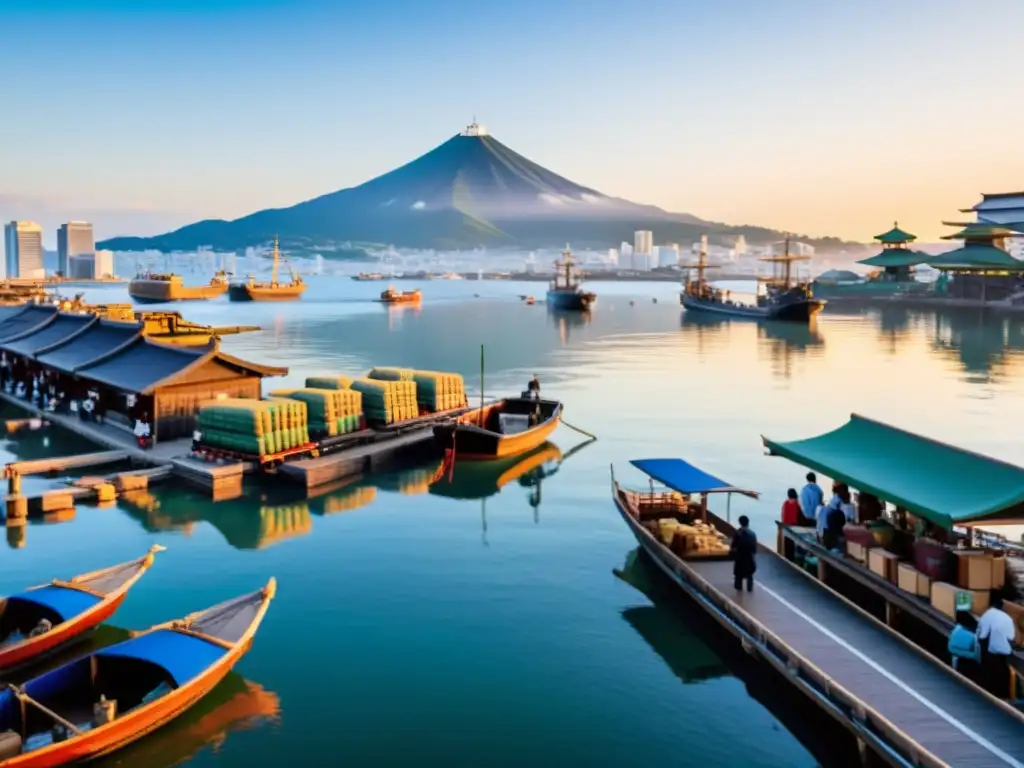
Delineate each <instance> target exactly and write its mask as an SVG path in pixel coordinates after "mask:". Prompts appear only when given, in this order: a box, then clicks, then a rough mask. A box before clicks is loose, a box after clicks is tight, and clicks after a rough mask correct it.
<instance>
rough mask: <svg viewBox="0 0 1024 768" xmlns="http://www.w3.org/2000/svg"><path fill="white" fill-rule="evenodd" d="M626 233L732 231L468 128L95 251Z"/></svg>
mask: <svg viewBox="0 0 1024 768" xmlns="http://www.w3.org/2000/svg"><path fill="white" fill-rule="evenodd" d="M635 229H654V230H656V233H655V234H656V236H657V237H658V239H659V240H662V239H669V240H672V239H678V240H682V241H683V242H686V241H689V240H692V239H693V238H695V237H696V236H698V235H699V234H700V233H701V232H708V231H709V230H710V231H722V232H725V231H731V230H732V228H727V227H724V225H712V224H710V223H709V222H704V221H702V220H700V219H698V218H696V217H694V216H690V215H688V214H675V213H669V212H666V211H664V210H662V209H660V208H657V207H655V206H647V205H638V204H636V203H632V202H629V201H627V200H622V199H619V198H614V197H609V196H607V195H604V194H602V193H601V192H598V191H597V190H595V189H591V188H589V187H584V186H582V185H580V184H577V183H575V182H573V181H571V180H569V179H566V178H565V177H563V176H559V175H558V174H556V173H553V172H552V171H549V170H548V169H546V168H544V167H543V166H540V165H538V164H537V163H535V162H533V161H532V160H529V159H527V158H526V157H523V156H522V155H520V154H519V153H517V152H515V151H513V150H512V149H510V148H509V147H507V146H505V145H504V144H502V143H501V142H500V141H498V140H497V139H495V138H494V137H492V136H488V135H486V134H484V133H482V132H480V131H479V129H476V126H470V129H468V130H467V132H466V133H462V134H459V135H457V136H453V137H452V138H451V139H449V140H448V141H446V142H444V143H443V144H441V145H439V146H438V147H435V148H434V149H433V150H431V151H430V152H427V153H426V154H425V155H422V156H420V157H418V158H416V159H415V160H413V161H412V162H409V163H407V164H405V165H403V166H401V167H400V168H396V169H395V170H393V171H390V172H388V173H385V174H383V175H382V176H378V177H376V178H374V179H371V180H370V181H367V182H365V183H363V184H360V185H359V186H356V187H350V188H348V189H342V190H339V191H337V192H331V193H329V194H326V195H322V196H320V197H317V198H314V199H312V200H307V201H306V202H303V203H299V204H298V205H294V206H291V207H289V208H277V209H268V210H263V211H258V212H256V213H253V214H250V215H248V216H244V217H242V218H240V219H236V220H234V221H223V220H212V219H211V220H206V221H200V222H197V223H195V224H190V225H188V226H186V227H182V228H181V229H178V230H175V231H173V232H169V233H166V234H163V235H158V236H155V237H149V238H137V237H115V238H112V239H109V240H106V241H103V242H101V243H98V247H102V248H110V249H113V250H143V249H147V248H155V249H158V250H162V251H172V250H193V249H195V248H198V247H199V246H203V245H210V246H213V247H214V248H222V249H236V248H243V247H245V246H249V245H258V244H261V243H265V242H267V241H268V240H269V239H271V238H272V237H274V236H275V235H279V236H280V238H281V240H282V242H283V243H285V244H287V245H290V246H292V247H295V246H301V245H302V244H310V245H325V244H328V243H332V242H333V243H343V242H364V243H386V244H392V245H396V246H399V247H403V246H404V247H421V248H422V247H434V248H465V247H474V246H478V245H510V246H511V245H520V246H524V247H529V246H542V245H555V244H559V243H562V242H565V241H567V240H571V241H572V242H573V243H574V244H576V245H578V246H604V247H609V246H614V245H618V244H619V242H621V241H623V240H627V241H631V240H632V237H633V231H634V230H635ZM736 231H739V230H736ZM762 231H763V232H765V233H768V232H769V231H768V230H762ZM771 234H774V233H771ZM769 236H771V235H769Z"/></svg>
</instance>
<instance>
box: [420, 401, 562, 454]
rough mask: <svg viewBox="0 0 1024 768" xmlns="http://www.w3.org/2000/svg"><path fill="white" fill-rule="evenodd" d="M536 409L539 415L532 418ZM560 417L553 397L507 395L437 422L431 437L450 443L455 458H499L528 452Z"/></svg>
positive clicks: (443, 442)
mask: <svg viewBox="0 0 1024 768" xmlns="http://www.w3.org/2000/svg"><path fill="white" fill-rule="evenodd" d="M538 409H539V411H540V416H539V418H536V417H535V416H534V414H535V412H536V411H537V410H538ZM503 417H505V418H503ZM508 417H513V418H508ZM516 417H518V418H516ZM561 417H562V404H561V403H560V402H558V401H557V400H533V399H530V398H525V397H509V398H506V399H504V400H498V401H497V402H494V403H490V404H488V405H485V406H484V407H483V408H475V409H473V410H471V411H467V412H466V413H464V414H462V415H461V416H458V417H456V418H455V419H453V420H452V421H449V422H445V423H444V424H438V425H437V426H435V427H434V437H435V439H437V440H438V441H439V442H440V443H441V444H442V445H443V446H444V447H445V448H451V447H453V445H454V448H455V453H456V460H458V459H470V460H483V461H487V460H492V459H503V458H506V457H508V456H517V455H519V454H521V453H525V452H526V451H532V450H533V449H534V448H537V447H538V446H539V445H541V444H542V443H544V442H545V441H546V440H547V439H548V437H550V436H551V433H552V432H554V431H555V428H556V427H557V426H558V422H559V420H560V419H561ZM503 425H504V429H505V431H502V429H503Z"/></svg>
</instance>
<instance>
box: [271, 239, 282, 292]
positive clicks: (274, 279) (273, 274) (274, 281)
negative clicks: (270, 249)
mask: <svg viewBox="0 0 1024 768" xmlns="http://www.w3.org/2000/svg"><path fill="white" fill-rule="evenodd" d="M279 258H280V257H279V255H278V251H277V235H274V269H273V270H272V271H271V273H270V282H271V283H272V284H273V285H277V262H278V259H279Z"/></svg>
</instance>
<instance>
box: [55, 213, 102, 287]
mask: <svg viewBox="0 0 1024 768" xmlns="http://www.w3.org/2000/svg"><path fill="white" fill-rule="evenodd" d="M95 250H96V241H95V240H93V236H92V224H90V223H89V222H87V221H69V222H68V223H67V224H61V225H60V227H58V228H57V269H58V270H59V271H60V273H61V274H62V275H64V276H65V277H70V276H71V258H72V257H74V256H92V254H93V253H94V252H95Z"/></svg>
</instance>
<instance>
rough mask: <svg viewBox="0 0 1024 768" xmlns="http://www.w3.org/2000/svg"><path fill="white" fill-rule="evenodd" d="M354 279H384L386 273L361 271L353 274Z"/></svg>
mask: <svg viewBox="0 0 1024 768" xmlns="http://www.w3.org/2000/svg"><path fill="white" fill-rule="evenodd" d="M352 279H353V280H364V281H368V280H383V279H384V275H382V274H381V273H380V272H360V273H359V274H358V275H352Z"/></svg>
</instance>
